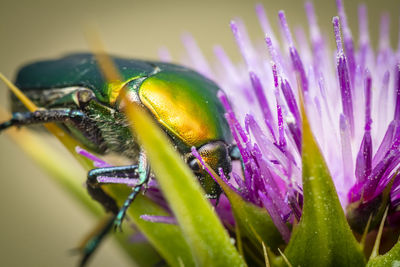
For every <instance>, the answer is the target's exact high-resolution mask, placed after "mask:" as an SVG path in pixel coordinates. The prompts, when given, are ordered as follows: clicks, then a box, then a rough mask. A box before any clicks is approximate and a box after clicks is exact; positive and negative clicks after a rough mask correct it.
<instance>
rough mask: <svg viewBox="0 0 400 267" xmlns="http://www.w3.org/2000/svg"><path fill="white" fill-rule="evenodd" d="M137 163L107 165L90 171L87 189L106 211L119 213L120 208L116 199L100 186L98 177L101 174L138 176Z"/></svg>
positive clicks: (126, 176)
mask: <svg viewBox="0 0 400 267" xmlns="http://www.w3.org/2000/svg"><path fill="white" fill-rule="evenodd" d="M137 169H138V166H137V165H128V166H115V167H105V168H97V169H93V170H91V171H89V172H88V176H87V180H86V184H87V190H88V192H89V194H90V195H91V196H92V198H93V199H94V200H96V201H98V202H99V203H100V204H102V205H103V207H104V208H105V209H106V211H110V212H112V213H113V214H115V215H117V214H118V212H119V208H118V206H117V203H116V202H115V200H114V199H113V198H112V197H110V196H109V195H108V194H107V193H106V192H104V191H103V189H102V188H101V187H100V185H101V183H99V182H98V180H97V178H98V177H100V176H109V177H125V178H128V177H136V176H137Z"/></svg>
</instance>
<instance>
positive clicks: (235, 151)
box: [228, 145, 242, 160]
mask: <svg viewBox="0 0 400 267" xmlns="http://www.w3.org/2000/svg"><path fill="white" fill-rule="evenodd" d="M228 151H229V157H230V158H231V159H232V160H240V159H242V156H241V155H240V151H239V148H238V146H237V145H230V146H229V147H228Z"/></svg>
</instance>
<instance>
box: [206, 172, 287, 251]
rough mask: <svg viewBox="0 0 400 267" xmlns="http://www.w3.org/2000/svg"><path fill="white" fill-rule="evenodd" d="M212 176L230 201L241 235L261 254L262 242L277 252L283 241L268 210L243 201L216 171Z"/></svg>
mask: <svg viewBox="0 0 400 267" xmlns="http://www.w3.org/2000/svg"><path fill="white" fill-rule="evenodd" d="M210 171H212V169H210ZM213 176H214V177H216V179H217V181H218V184H219V185H220V186H221V187H222V189H223V190H224V192H225V194H226V196H227V197H228V199H229V202H230V203H231V206H232V210H233V214H234V216H235V221H236V223H237V224H238V225H239V230H240V233H241V235H243V236H246V237H247V238H249V239H250V241H251V242H252V243H253V244H254V245H255V246H256V247H257V248H258V249H259V252H260V253H261V255H262V254H263V253H264V252H263V247H262V242H263V243H264V244H265V245H266V246H268V247H269V248H271V249H272V250H273V251H274V252H278V250H277V249H278V246H279V245H283V244H284V241H283V239H282V236H281V234H280V233H279V231H278V230H277V228H276V227H275V225H274V223H273V222H272V220H271V217H270V216H269V214H268V212H267V211H266V210H265V209H263V208H260V207H257V206H255V205H253V204H252V203H249V202H246V201H244V200H243V198H242V197H241V196H239V195H238V194H237V193H236V192H234V191H233V190H232V189H231V188H230V187H229V186H228V185H227V184H226V183H224V182H223V181H222V180H221V178H220V177H219V176H218V175H217V174H216V173H214V174H213Z"/></svg>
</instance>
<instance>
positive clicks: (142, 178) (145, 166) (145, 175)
mask: <svg viewBox="0 0 400 267" xmlns="http://www.w3.org/2000/svg"><path fill="white" fill-rule="evenodd" d="M138 175H139V182H138V184H137V185H136V186H135V187H134V188H133V189H132V192H131V193H130V194H129V196H128V198H127V199H126V200H125V202H124V204H123V205H122V207H121V209H120V210H119V212H118V214H117V217H116V218H115V221H114V229H117V228H119V229H121V224H122V221H123V219H124V217H125V214H126V211H127V209H128V208H129V206H130V205H131V203H132V202H133V201H134V200H135V198H136V196H137V195H138V194H139V192H140V190H141V189H142V187H143V185H144V184H146V183H147V182H148V180H149V177H150V165H149V163H148V161H147V157H146V154H145V152H144V150H143V149H142V150H141V151H140V155H139V166H138Z"/></svg>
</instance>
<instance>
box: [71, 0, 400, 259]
mask: <svg viewBox="0 0 400 267" xmlns="http://www.w3.org/2000/svg"><path fill="white" fill-rule="evenodd" d="M337 6H338V17H334V18H333V20H332V24H333V31H332V35H331V36H332V37H333V38H334V39H335V41H336V49H334V50H332V49H330V47H329V45H328V44H327V41H326V40H327V38H329V36H326V35H324V34H322V33H321V31H320V29H319V27H318V24H317V20H316V15H315V13H314V10H313V6H312V4H311V3H306V6H305V7H306V13H307V17H308V20H309V29H310V34H309V35H310V38H309V39H310V43H311V47H309V46H308V43H307V40H306V39H307V38H306V35H305V33H304V32H303V31H302V30H298V31H296V32H295V37H296V38H295V39H296V40H294V38H293V36H292V31H291V28H290V27H289V25H288V23H287V21H286V17H285V13H284V12H283V11H281V12H279V14H278V17H279V22H280V30H281V32H280V33H281V34H282V36H283V42H282V43H279V42H278V39H277V37H276V36H275V33H274V32H273V31H272V29H271V27H270V25H269V22H268V19H267V16H266V14H265V12H264V9H263V7H262V6H261V5H257V7H256V13H257V16H258V19H259V21H260V24H261V26H262V28H263V30H264V32H265V33H266V37H265V39H264V42H265V44H264V46H263V47H262V48H258V47H257V48H256V47H255V46H254V45H253V44H252V42H251V41H250V39H249V37H248V35H247V32H246V28H245V25H244V23H243V22H242V21H241V20H235V21H232V22H231V24H230V26H231V29H232V32H233V35H234V37H235V39H236V42H237V45H238V48H239V50H240V52H241V54H242V56H243V59H244V62H245V64H244V65H239V66H237V65H235V64H233V63H232V62H231V61H230V59H229V58H228V56H227V55H226V53H225V52H224V50H223V48H221V47H219V46H217V47H215V55H216V57H217V59H218V63H217V67H216V68H215V69H216V70H217V71H212V68H211V67H210V66H209V64H208V63H207V61H205V60H204V57H203V56H202V54H201V51H200V50H199V48H198V47H197V45H196V43H195V41H194V39H193V38H192V37H191V36H189V35H185V36H184V38H183V42H184V44H185V47H186V48H187V50H188V54H189V55H190V56H191V58H192V59H193V61H192V62H186V64H188V65H189V66H191V67H193V68H195V69H196V70H197V71H199V72H200V73H202V74H203V75H205V76H206V77H208V78H210V79H212V80H214V81H215V82H217V83H218V84H219V85H220V87H221V88H222V89H223V91H220V93H219V95H218V97H219V99H220V101H221V102H222V104H223V105H224V107H225V109H226V114H225V116H226V119H227V121H228V123H229V126H230V129H231V132H232V135H233V137H234V139H235V142H236V145H237V147H238V150H239V152H240V155H241V159H242V160H241V164H238V166H234V167H235V168H234V170H233V171H232V173H230V174H227V173H224V172H223V171H222V169H221V170H220V171H219V173H218V174H216V173H215V172H213V170H212V169H210V168H209V167H208V166H207V164H205V163H204V162H203V161H202V158H201V156H200V155H199V154H198V153H197V151H196V149H195V148H193V149H192V153H193V155H194V156H196V157H197V158H198V160H199V161H200V162H201V163H202V166H203V168H204V169H206V170H207V171H208V172H209V173H210V175H211V176H212V177H213V178H214V179H215V180H216V181H217V182H218V183H219V185H220V186H221V187H222V188H223V190H224V192H225V195H226V197H225V196H223V197H222V199H221V201H220V203H219V204H218V205H216V207H215V209H216V211H217V213H218V215H219V217H220V220H221V222H222V223H223V225H224V226H225V227H226V230H227V232H228V233H229V237H230V238H232V240H233V242H231V244H230V245H232V244H234V245H235V246H236V247H237V250H236V249H232V247H231V246H230V245H229V244H227V243H226V239H224V237H221V239H219V236H218V237H217V236H206V237H204V233H207V231H208V230H204V231H203V229H200V228H201V225H200V224H199V222H202V223H204V227H205V228H207V227H206V224H207V223H209V224H207V225H213V226H215V229H213V230H212V231H211V230H210V235H212V234H211V233H216V232H218V231H219V232H218V233H220V234H221V236H225V234H226V233H224V232H223V231H222V232H221V231H220V228H218V227H219V223H218V222H214V221H213V222H207V220H205V219H204V218H210V220H211V219H212V220H213V218H214V217H213V216H212V215H210V214H209V213H208V211H207V207H206V206H207V205H205V206H202V205H203V204H201V199H200V198H201V197H199V200H198V199H192V200H191V201H192V204H193V206H196V207H201V208H199V211H197V210H196V212H198V213H197V215H198V217H201V218H200V219H196V218H195V217H196V213H190V212H188V211H189V209H188V207H189V206H190V204H188V203H187V202H188V201H187V200H188V199H187V198H186V197H187V196H185V194H184V193H182V192H179V190H180V189H181V190H182V191H185V190H186V189H187V191H190V192H197V191H196V190H197V189H196V188H194V189H193V191H191V190H192V188H189V187H190V186H188V187H186V188H184V187H183V186H181V187H180V185H182V184H183V183H185V182H184V181H185V180H179V181H180V182H181V183H182V184H179V183H178V182H176V183H175V185H174V186H175V188H174V186H169V187H168V185H167V183H166V178H163V177H162V176H163V175H164V174H162V173H160V175H159V176H160V181H158V180H151V181H150V182H149V184H148V190H147V191H146V193H145V196H146V197H148V198H150V199H151V200H153V203H156V205H157V206H158V207H161V208H162V209H163V213H162V215H160V214H158V212H155V213H157V214H152V213H151V212H145V213H142V212H141V211H138V210H136V215H134V214H129V215H130V216H131V217H133V218H135V219H134V222H135V224H136V227H137V228H138V229H139V230H140V231H141V233H140V236H139V237H140V238H137V236H136V238H134V239H133V240H134V241H133V242H139V241H138V240H140V242H143V241H144V240H146V239H147V241H148V242H150V243H151V244H152V245H153V246H154V247H155V248H156V250H157V251H158V252H159V253H160V254H161V256H162V257H163V258H164V259H165V261H166V262H167V263H168V264H171V265H177V264H178V263H179V264H184V265H192V264H194V263H197V264H200V265H201V264H206V263H207V264H209V265H213V266H219V265H222V263H223V261H224V260H226V261H229V262H230V263H231V264H232V265H235V266H236V265H244V264H245V263H246V264H247V265H249V266H250V265H251V266H252V265H264V264H265V263H266V264H267V266H286V265H289V266H292V265H293V266H366V265H367V266H395V264H398V263H399V262H400V245H399V243H398V241H397V239H398V231H395V229H396V228H398V226H399V223H400V222H399V216H400V207H399V206H400V178H399V176H398V175H397V173H398V170H399V166H400V150H399V145H400V132H399V123H400V62H399V50H400V46H399V48H398V49H397V50H398V51H393V50H392V49H391V47H390V45H389V40H388V39H389V35H388V25H389V22H388V17H387V16H385V15H384V16H383V17H382V21H381V36H380V44H379V50H378V51H377V52H376V53H375V52H374V50H373V49H372V48H371V45H370V40H369V34H368V26H367V19H366V17H367V15H366V12H367V11H366V7H365V6H363V5H361V6H360V8H359V23H360V36H359V44H358V45H356V44H355V42H354V41H353V36H352V33H351V30H350V28H349V26H348V24H347V18H346V14H345V12H344V7H343V4H342V2H341V1H340V0H337ZM295 43H296V44H297V45H296V44H295ZM161 56H162V59H163V60H168V59H169V56H168V53H167V52H166V51H165V50H163V51H162V53H161ZM135 112H136V111H132V114H134V113H135ZM127 114H128V117H131V118H130V119H131V120H132V121H134V122H137V120H139V118H140V116H139V115H137V114H136V115H132V114H131V115H130V113H129V111H128V113H127ZM140 121H141V122H143V123H144V124H145V121H144V120H140ZM140 125H141V126H142V124H140ZM143 128H146V129H147V132H146V130H140V129H136V130H137V131H138V135H139V137H140V138H142V139H143V140H142V142H143V144H144V146H145V148H146V149H147V150H149V151H148V152H149V153H150V154H151V153H152V152H151V151H152V150H154V151H156V150H157V149H158V150H162V151H164V149H165V151H166V152H165V153H164V152H163V153H164V154H163V155H164V156H166V158H165V159H164V160H160V162H157V161H155V160H153V161H152V164H154V165H155V166H154V167H155V169H156V170H157V169H162V167H158V165H159V166H170V167H171V166H175V165H176V166H178V167H172V169H173V170H172V171H171V173H169V174H166V177H167V176H168V175H170V176H171V177H172V176H173V175H174V174H182V176H185V175H186V174H185V171H184V170H182V172H179V170H178V171H177V170H176V169H179V168H180V167H179V166H181V163H180V162H179V160H178V159H174V157H173V156H171V155H170V154H169V152H168V151H169V150H168V148H166V147H165V148H164V145H163V144H162V141H160V144H162V145H161V146H160V147H161V149H160V147H156V145H153V147H152V146H151V142H150V141H149V140H153V141H154V140H156V139H151V138H155V137H158V135H157V134H154V137H151V136H150V137H147V139H146V136H145V134H143V133H149V134H150V135H152V131H153V129H152V128H151V125H145V126H144V127H143ZM141 131H142V133H141ZM146 140H147V141H146ZM77 152H78V153H79V154H81V155H83V156H84V157H86V158H88V159H90V160H92V161H93V162H94V165H95V166H97V167H105V166H110V165H109V164H108V163H107V162H105V161H103V160H101V159H99V158H97V157H96V156H94V155H92V154H90V153H88V152H87V151H84V150H82V149H77ZM150 158H151V157H150ZM163 164H164V165H163ZM182 168H183V167H182ZM164 170H166V169H164ZM166 172H169V171H166ZM156 174H157V173H156ZM159 176H158V175H157V178H158V177H159ZM178 176H179V175H178ZM177 179H178V178H177ZM98 180H99V182H104V183H108V184H110V183H116V184H124V185H127V186H128V187H133V186H134V185H135V184H136V183H137V181H136V180H135V179H133V178H132V179H129V178H128V179H125V178H124V179H121V178H116V177H99V179H98ZM177 184H178V186H177ZM166 188H167V189H166ZM173 190H175V191H173ZM185 199H186V202H185ZM139 205H140V204H139ZM179 205H183V206H184V207H182V208H180V207H179ZM214 205H215V203H214ZM135 207H136V208H137V206H136V205H134V207H133V208H132V209H135ZM153 211H154V210H153ZM189 213H190V214H189ZM203 215H204V216H205V217H204V218H203V217H202V216H203ZM207 216H208V217H207ZM345 216H346V217H345ZM137 218H139V219H137ZM141 220H142V221H141ZM143 221H144V222H146V223H147V224H146V226H144V224H143ZM149 225H151V226H149ZM165 225H168V226H165ZM174 226H177V228H173V230H171V229H172V228H168V227H174ZM146 227H147V228H146ZM151 227H152V228H151ZM163 227H164V228H163ZM165 227H166V228H165ZM150 229H151V230H150ZM154 229H156V230H154ZM160 229H163V231H165V232H164V234H165V235H163V234H161V235H163V239H162V238H160V239H159V240H157V237H158V236H159V235H160V233H159V232H158V230H160ZM213 231H214V232H213ZM368 233H370V234H369V235H368V237H367V234H368ZM143 234H144V236H145V238H144V239H143ZM191 234H193V236H191ZM202 234H203V236H202ZM361 234H363V235H361ZM206 235H207V234H206ZM375 235H376V236H375ZM389 237H391V238H389ZM167 238H171V239H169V240H167ZM182 240H184V241H186V242H187V243H188V246H189V249H188V248H187V247H186V245H182V246H183V248H182V251H183V252H186V251H190V252H191V253H189V252H188V255H186V254H185V253H183V252H182V251H180V252H177V251H174V249H176V248H177V245H176V244H177V243H180V242H181V241H182ZM166 241H170V242H171V246H170V248H169V250H168V246H166V243H168V242H166ZM206 241H209V242H211V243H213V241H215V242H217V243H216V244H210V243H208V244H207V242H206ZM219 241H220V242H221V243H218V242H219ZM381 241H382V242H383V241H386V242H387V243H388V244H386V246H383V244H382V246H381V247H382V249H381V250H380V242H381ZM204 243H206V244H204ZM368 243H370V244H368ZM396 243H397V244H396ZM185 244H186V243H185ZM372 245H373V248H372ZM211 246H213V248H214V249H215V251H211V252H210V251H208V252H207V251H206V252H204V251H203V250H206V249H205V248H211ZM196 249H197V250H199V251H200V252H198V251H196ZM371 250H372V251H371ZM380 252H382V253H385V254H384V255H382V256H378V255H379V254H380ZM179 253H181V254H179ZM182 253H183V254H182ZM189 254H190V255H189ZM176 255H180V256H182V255H183V256H182V258H181V257H178V258H176ZM238 255H240V256H238ZM139 257H140V256H139ZM368 258H369V261H368V262H367V259H368ZM210 259H212V260H214V261H212V262H211V263H210ZM222 259H223V260H222ZM218 260H219V261H218ZM243 260H244V261H243ZM224 263H225V264H226V262H224Z"/></svg>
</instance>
